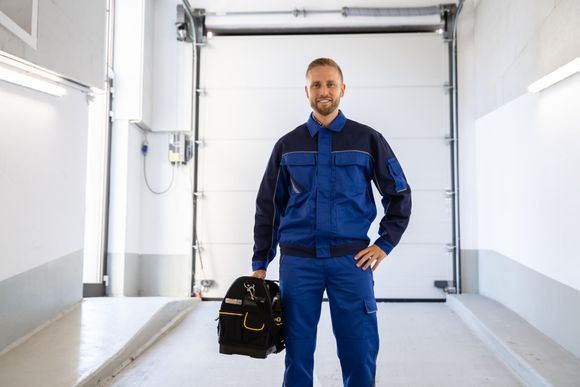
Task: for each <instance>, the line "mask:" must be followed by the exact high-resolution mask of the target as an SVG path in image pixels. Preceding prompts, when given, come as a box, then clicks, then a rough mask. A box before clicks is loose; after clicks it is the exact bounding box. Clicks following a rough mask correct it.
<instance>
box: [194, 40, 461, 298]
mask: <svg viewBox="0 0 580 387" xmlns="http://www.w3.org/2000/svg"><path fill="white" fill-rule="evenodd" d="M447 47H448V46H447V44H446V43H445V42H444V41H443V39H442V36H441V35H439V34H436V33H405V34H392V33H391V34H349V35H295V36H290V35H287V36H216V37H213V38H210V39H208V42H207V45H206V46H204V47H203V48H202V49H201V57H200V58H201V63H200V74H201V75H200V79H199V85H200V88H201V89H202V93H200V100H199V136H200V140H201V141H202V145H201V146H200V148H199V159H198V174H199V175H198V184H199V191H201V192H202V195H200V198H199V200H198V212H197V215H198V216H197V224H196V226H197V230H198V231H197V233H198V240H199V244H200V254H201V258H202V259H203V270H201V269H200V263H199V261H198V263H197V264H196V267H197V268H198V269H197V273H196V277H197V278H198V279H204V278H205V279H213V280H215V281H216V284H215V286H213V287H212V288H210V289H209V291H208V292H207V293H205V294H204V296H206V297H223V295H224V293H225V291H226V290H227V287H228V286H229V284H230V283H231V282H232V281H233V280H234V279H235V278H236V277H238V276H240V275H248V274H249V273H250V272H251V269H250V260H251V257H252V247H253V226H254V212H255V200H256V194H257V190H258V187H259V184H260V181H261V178H262V175H263V173H264V169H265V167H266V163H267V160H268V158H269V156H270V152H271V150H272V147H273V145H274V143H275V141H276V140H277V139H278V138H279V137H281V136H282V135H284V134H285V133H287V132H288V131H290V130H292V129H294V128H295V127H296V126H298V125H300V124H301V123H304V122H305V121H306V119H307V118H308V114H309V113H310V111H311V110H310V106H309V104H308V100H307V99H306V96H305V93H304V84H305V79H304V72H305V69H306V67H307V65H308V63H310V61H311V60H313V59H314V58H317V57H324V56H327V57H331V58H333V59H335V60H336V61H337V62H338V63H339V65H340V66H341V67H342V70H343V73H344V77H345V79H344V81H345V84H346V93H345V97H344V98H343V99H342V102H341V110H342V111H343V112H344V114H345V115H346V117H348V118H350V119H353V120H355V121H359V122H362V123H364V124H367V125H369V126H371V127H373V128H374V129H376V130H378V131H380V132H381V133H382V134H383V136H384V137H385V138H386V139H387V141H388V142H389V143H390V145H391V147H392V148H393V150H394V152H395V153H396V155H397V157H398V158H399V160H400V161H401V164H402V166H403V168H404V170H405V172H406V175H407V177H408V180H409V183H410V185H411V188H412V191H413V213H412V217H411V222H410V224H409V228H408V229H407V232H406V233H405V235H404V236H403V238H402V239H401V242H400V244H399V245H398V246H397V247H396V248H395V250H393V252H392V253H391V254H390V255H389V256H388V257H387V258H386V259H385V260H384V261H383V263H382V264H381V266H380V267H379V269H378V270H377V271H375V272H374V278H375V293H376V297H377V298H384V299H441V298H444V294H443V293H442V291H441V290H440V289H437V288H435V287H434V285H433V283H434V281H435V280H452V279H453V250H452V249H451V248H450V246H451V245H452V244H453V212H452V208H453V197H452V195H450V194H449V192H450V191H452V180H451V176H452V171H451V165H452V164H451V148H450V147H451V145H450V143H449V141H448V140H447V136H448V135H449V127H450V122H449V119H450V118H449V117H450V113H449V111H450V110H449V94H448V93H449V91H448V89H447V88H446V87H445V85H446V84H447V83H448V79H449V70H448V69H449V67H448V48H447ZM373 189H374V190H375V192H374V197H375V199H376V205H377V210H378V215H377V218H376V219H375V221H374V223H373V225H372V226H371V229H370V230H369V238H370V239H371V240H374V239H375V238H376V237H377V235H378V224H379V221H380V218H381V216H382V214H383V209H382V206H381V203H380V194H379V193H378V191H377V190H376V187H374V186H373ZM198 259H199V258H198ZM278 261H279V252H278V256H277V257H276V259H275V260H274V262H272V264H271V265H270V266H269V269H268V278H273V279H276V278H278Z"/></svg>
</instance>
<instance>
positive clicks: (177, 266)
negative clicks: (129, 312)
mask: <svg viewBox="0 0 580 387" xmlns="http://www.w3.org/2000/svg"><path fill="white" fill-rule="evenodd" d="M107 259H108V267H109V268H111V271H110V273H109V277H110V283H111V284H113V285H112V286H113V287H114V288H110V289H108V291H107V294H108V295H116V296H126V297H139V296H143V297H156V296H163V297H188V296H190V289H189V288H190V286H191V256H190V255H179V254H135V253H125V254H119V253H115V254H109V255H108V257H107ZM120 263H122V264H120ZM120 268H123V269H122V270H123V272H122V273H121V272H120V270H121V269H120ZM119 275H122V276H123V281H118V279H117V278H115V276H119Z"/></svg>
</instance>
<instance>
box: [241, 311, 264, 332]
mask: <svg viewBox="0 0 580 387" xmlns="http://www.w3.org/2000/svg"><path fill="white" fill-rule="evenodd" d="M240 316H241V315H240ZM247 318H248V312H246V316H245V317H244V328H246V329H249V330H251V331H261V330H262V329H264V327H265V326H266V324H264V323H262V328H260V329H258V328H250V327H249V326H247V325H246V319H247Z"/></svg>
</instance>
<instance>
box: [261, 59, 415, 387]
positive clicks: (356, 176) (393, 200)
mask: <svg viewBox="0 0 580 387" xmlns="http://www.w3.org/2000/svg"><path fill="white" fill-rule="evenodd" d="M306 80H307V85H306V87H305V91H306V97H307V98H308V100H309V101H310V106H311V107H312V109H313V112H312V113H311V115H310V117H309V119H308V122H307V123H305V124H302V125H300V126H299V127H297V128H296V129H294V130H293V131H291V132H289V133H287V134H286V135H284V136H283V137H282V138H280V139H279V140H278V141H277V142H276V144H275V145H274V149H273V151H272V155H271V156H270V159H269V161H268V165H267V168H266V172H265V174H264V177H263V179H262V182H261V184H260V189H259V192H258V196H257V199H256V218H255V226H254V241H255V244H254V255H253V257H252V269H253V270H254V274H253V275H254V276H255V277H259V278H265V276H266V269H267V266H268V264H269V263H270V262H271V261H272V259H273V258H274V256H275V255H276V245H277V244H278V243H279V244H280V253H281V258H280V288H281V293H282V306H283V313H284V334H285V340H286V370H285V373H284V384H283V385H284V386H287V387H307V386H312V384H313V367H314V350H315V345H316V328H317V325H318V320H319V318H320V310H321V302H322V296H323V293H324V290H325V289H326V292H327V294H328V298H329V303H330V312H331V318H332V326H333V332H334V335H335V337H336V342H337V348H338V356H339V359H340V364H341V368H342V376H343V382H344V385H345V386H348V387H358V386H361V387H362V386H364V387H369V386H374V384H375V370H376V358H377V354H378V350H379V335H378V329H377V318H376V311H377V306H376V301H375V297H374V290H373V286H374V281H373V274H372V272H373V271H375V270H376V269H377V267H378V266H379V264H380V263H381V262H382V260H383V259H384V258H385V257H386V256H387V254H389V253H390V252H391V251H392V250H393V248H394V247H395V245H397V243H398V242H399V240H400V238H401V235H402V234H403V232H404V231H405V229H406V227H407V224H408V223H409V216H410V214H411V190H410V187H409V185H408V184H407V181H406V178H405V175H404V173H403V171H402V169H401V167H400V165H399V162H398V161H397V158H396V157H395V155H394V153H393V151H392V150H391V148H390V147H389V145H388V144H387V142H386V140H385V139H384V137H383V136H382V135H381V134H380V133H379V132H377V131H375V130H374V129H372V128H370V127H368V126H365V125H362V124H360V123H357V122H355V121H352V120H349V119H347V118H346V117H345V116H344V114H343V113H342V112H341V111H340V110H339V109H338V106H339V103H340V99H341V97H343V96H344V91H345V89H346V86H345V84H344V82H343V77H342V71H341V69H340V67H339V66H338V64H336V62H334V61H333V60H332V59H329V58H319V59H316V60H314V61H313V62H312V63H310V65H309V66H308V69H307V71H306ZM371 103H376V104H377V105H378V104H379V103H378V102H377V101H371ZM371 181H374V183H375V185H376V186H377V188H378V190H379V192H380V194H381V195H382V204H383V207H384V209H385V212H384V216H383V218H382V220H381V223H380V228H379V234H380V236H379V238H378V239H376V240H375V241H374V243H373V244H372V245H370V246H369V242H370V240H369V239H368V237H367V232H368V229H369V227H370V225H371V222H372V221H373V220H374V218H375V217H376V214H377V211H376V206H375V204H374V199H373V192H372V189H371Z"/></svg>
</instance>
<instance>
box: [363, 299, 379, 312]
mask: <svg viewBox="0 0 580 387" xmlns="http://www.w3.org/2000/svg"><path fill="white" fill-rule="evenodd" d="M364 301H365V310H366V312H367V314H370V313H377V301H376V300H375V299H374V298H365V300H364Z"/></svg>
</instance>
